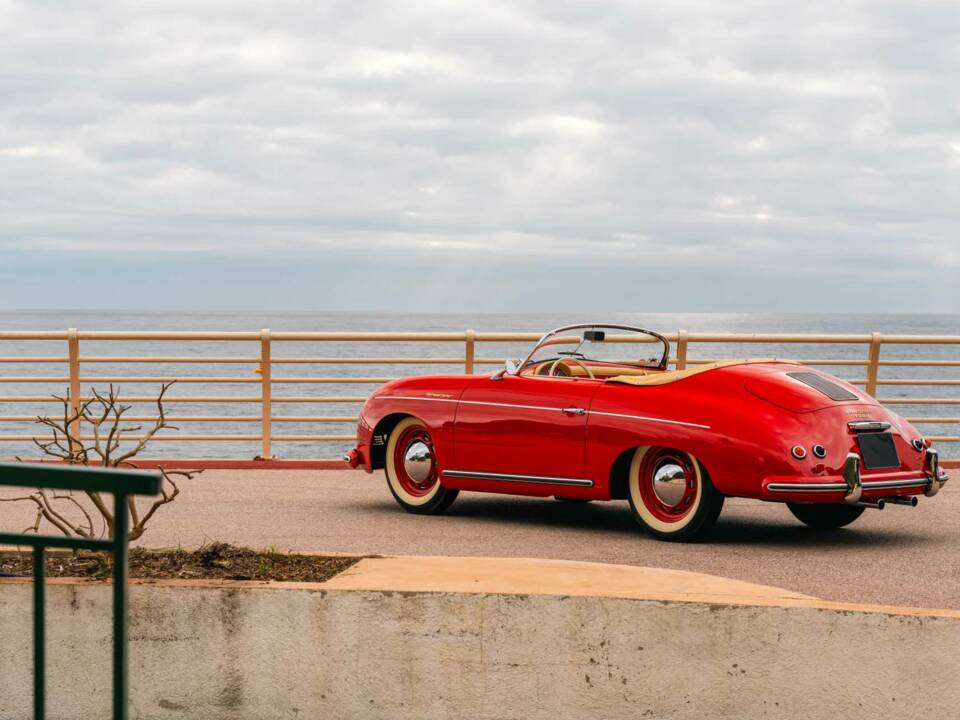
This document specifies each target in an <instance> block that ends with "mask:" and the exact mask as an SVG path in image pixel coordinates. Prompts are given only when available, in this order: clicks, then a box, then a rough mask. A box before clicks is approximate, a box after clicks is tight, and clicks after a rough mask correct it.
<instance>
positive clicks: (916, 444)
mask: <svg viewBox="0 0 960 720" xmlns="http://www.w3.org/2000/svg"><path fill="white" fill-rule="evenodd" d="M910 444H911V445H913V449H914V450H916V451H917V452H923V449H924V448H925V447H926V444H924V442H923V438H914V439H913V442H911V443H910Z"/></svg>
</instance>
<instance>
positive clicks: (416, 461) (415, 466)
mask: <svg viewBox="0 0 960 720" xmlns="http://www.w3.org/2000/svg"><path fill="white" fill-rule="evenodd" d="M403 469H404V470H406V471H407V477H409V478H410V479H411V480H413V481H414V482H415V483H417V484H420V483H424V482H426V481H427V480H429V479H430V472H431V471H432V470H433V450H431V449H430V446H429V445H427V444H426V443H425V442H423V441H421V440H416V441H415V442H412V443H410V445H409V447H408V448H407V451H406V452H405V453H404V455H403Z"/></svg>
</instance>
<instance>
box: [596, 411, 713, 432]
mask: <svg viewBox="0 0 960 720" xmlns="http://www.w3.org/2000/svg"><path fill="white" fill-rule="evenodd" d="M589 414H590V415H605V416H606V417H618V418H626V419H628V420H644V421H646V422H655V423H666V424H667V425H683V426H685V427H695V428H701V429H702V430H709V429H710V426H709V425H701V424H699V423H692V422H686V421H685V420H665V419H664V418H654V417H646V416H644V415H623V414H621V413H611V412H601V411H600V410H590V412H589Z"/></svg>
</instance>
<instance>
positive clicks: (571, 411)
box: [560, 407, 587, 415]
mask: <svg viewBox="0 0 960 720" xmlns="http://www.w3.org/2000/svg"><path fill="white" fill-rule="evenodd" d="M560 412H562V413H563V414H564V415H586V414H587V411H586V410H584V409H583V408H578V407H566V408H562V409H561V410H560Z"/></svg>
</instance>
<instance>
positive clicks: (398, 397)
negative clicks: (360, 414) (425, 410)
mask: <svg viewBox="0 0 960 720" xmlns="http://www.w3.org/2000/svg"><path fill="white" fill-rule="evenodd" d="M373 400H425V401H426V402H445V403H451V402H452V403H455V402H457V399H456V398H432V397H422V396H419V395H377V396H376V397H375V398H373Z"/></svg>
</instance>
